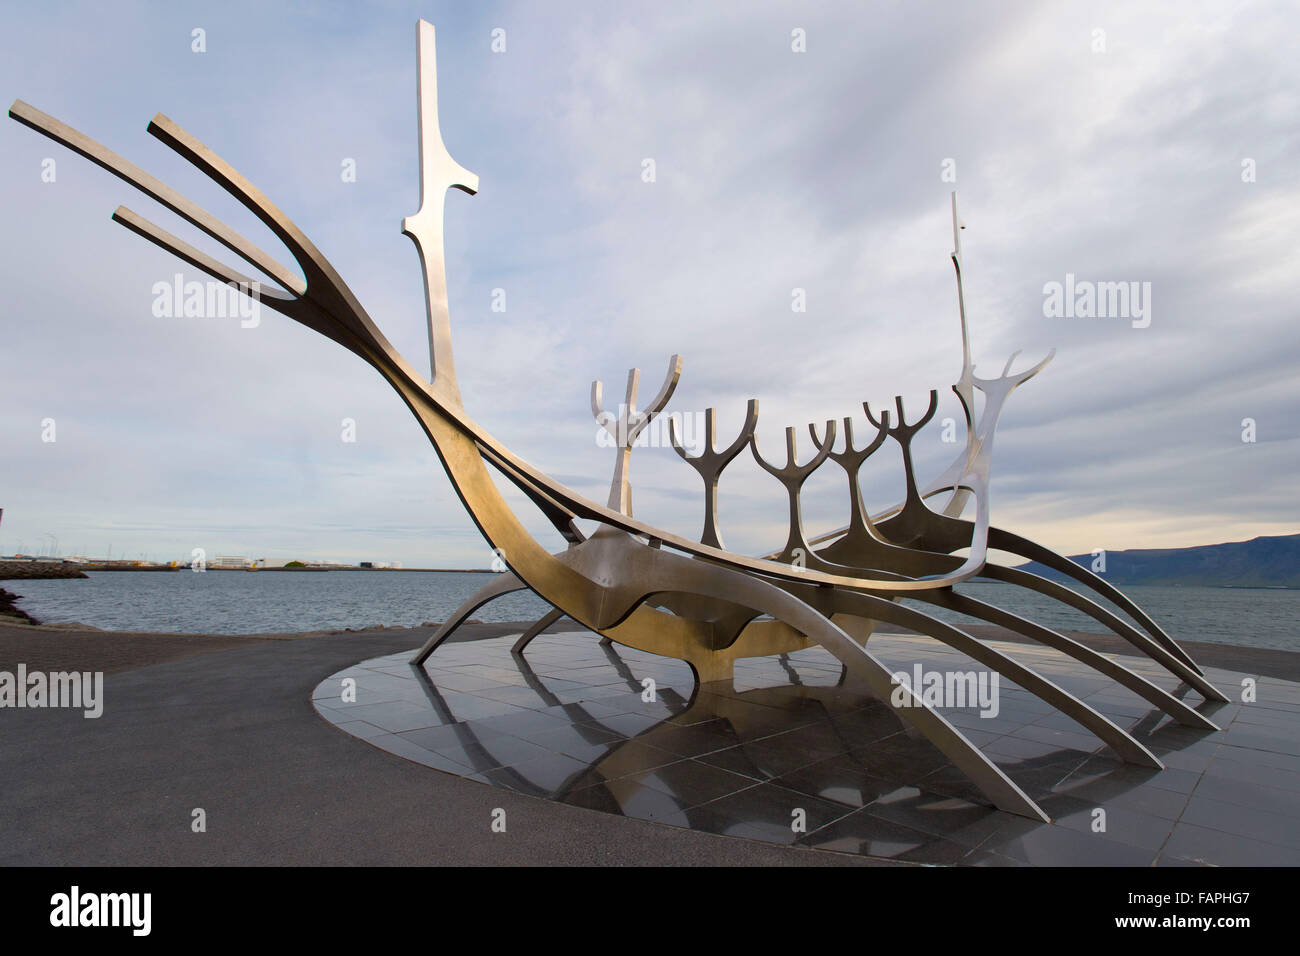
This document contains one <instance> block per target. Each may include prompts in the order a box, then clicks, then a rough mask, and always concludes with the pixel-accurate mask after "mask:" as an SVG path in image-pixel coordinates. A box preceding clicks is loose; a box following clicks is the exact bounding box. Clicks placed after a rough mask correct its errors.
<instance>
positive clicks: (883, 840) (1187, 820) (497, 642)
mask: <svg viewBox="0 0 1300 956" xmlns="http://www.w3.org/2000/svg"><path fill="white" fill-rule="evenodd" d="M513 643H514V637H502V638H496V639H491V640H483V641H474V642H465V643H459V644H448V645H445V646H444V647H442V648H441V649H440V650H439V652H438V654H437V656H436V657H435V658H432V659H431V661H430V663H428V664H427V665H426V666H425V667H424V668H415V667H412V666H411V665H410V664H409V663H408V660H409V657H410V654H409V652H403V653H400V654H393V655H390V656H388V657H382V658H376V659H374V660H369V661H364V662H362V663H360V664H358V665H356V666H354V667H351V668H348V669H347V670H344V671H340V672H339V673H338V674H335V675H333V676H332V677H330V678H328V679H327V680H325V681H323V682H322V683H321V684H320V685H319V686H318V687H317V688H316V691H315V694H314V701H313V702H314V704H315V706H316V709H317V710H318V711H319V712H320V714H321V715H322V716H324V717H325V718H326V719H327V720H330V721H331V722H333V723H335V724H336V725H338V727H339V728H340V729H342V730H345V731H347V732H348V733H350V734H352V735H353V736H356V737H358V738H360V739H362V740H364V741H366V742H367V743H370V744H373V745H374V746H376V747H379V748H381V749H383V750H386V751H389V752H390V753H393V754H396V755H398V756H401V757H405V758H407V759H409V760H413V761H415V762H417V763H420V764H423V765H425V766H428V767H431V768H433V769H435V770H441V771H444V772H447V773H454V774H459V775H461V776H464V777H467V778H469V779H471V780H475V781H477V782H479V783H483V784H487V785H490V786H493V787H502V788H506V789H509V790H514V791H517V792H519V793H524V794H529V795H532V796H536V797H541V798H545V799H548V800H554V801H557V802H561V803H566V804H571V805H573V806H578V807H585V808H588V809H592V810H599V811H603V812H606V813H614V814H620V815H623V816H627V817H635V818H637V819H641V820H649V821H654V822H657V823H662V824H667V825H670V826H677V827H687V828H690V829H695V830H702V831H706V832H709V833H717V834H723V835H729V836H735V837H744V838H748V839H753V840H761V841H765V842H770V843H781V844H789V845H796V846H802V847H807V848H811V849H815V850H829V851H839V852H845V853H855V854H865V855H869V856H873V857H883V858H889V859H894V860H898V861H907V862H914V863H929V864H962V865H984V866H1005V865H1026V864H1030V865H1079V864H1084V865H1126V866H1149V865H1151V864H1152V863H1157V864H1161V865H1186V864H1189V863H1191V864H1227V865H1243V864H1244V865H1297V864H1300V733H1297V731H1298V730H1300V685H1297V684H1292V683H1289V682H1286V681H1280V680H1272V679H1269V678H1261V679H1259V682H1258V687H1259V693H1258V698H1259V699H1258V700H1257V701H1256V702H1255V703H1251V704H1235V703H1234V704H1226V705H1203V707H1202V709H1203V711H1204V713H1206V715H1207V716H1209V717H1211V718H1212V719H1213V720H1214V721H1215V722H1216V723H1217V724H1219V726H1221V727H1222V728H1224V730H1225V731H1226V733H1221V734H1207V733H1201V732H1196V731H1192V730H1189V729H1187V728H1185V727H1182V726H1180V725H1178V724H1174V723H1172V722H1171V721H1170V720H1169V719H1168V718H1166V717H1164V715H1163V714H1160V713H1158V712H1154V711H1152V710H1151V709H1150V708H1149V707H1147V706H1146V704H1145V702H1144V701H1142V700H1140V699H1139V698H1137V697H1136V696H1132V695H1128V694H1126V693H1125V692H1124V691H1122V690H1119V689H1117V688H1116V687H1115V685H1113V684H1111V683H1110V682H1108V681H1106V680H1105V679H1104V678H1101V677H1099V676H1098V675H1097V674H1096V673H1095V672H1094V671H1090V670H1088V669H1086V668H1084V667H1082V666H1080V665H1078V664H1076V663H1074V662H1072V661H1069V660H1068V659H1066V658H1063V657H1061V656H1059V655H1057V654H1056V653H1055V652H1053V651H1050V650H1045V649H1040V648H1036V647H1030V646H1026V645H1020V644H998V647H999V649H1001V650H1004V651H1005V652H1007V653H1011V654H1013V655H1014V656H1016V657H1018V658H1021V659H1022V660H1024V661H1025V662H1026V663H1028V664H1030V666H1032V667H1033V668H1034V669H1035V670H1037V671H1039V672H1040V673H1042V674H1044V675H1045V676H1050V678H1051V679H1052V680H1053V681H1054V682H1056V683H1057V684H1059V685H1060V686H1062V687H1064V688H1065V689H1067V690H1068V691H1070V692H1071V693H1073V694H1075V695H1076V696H1078V697H1080V698H1082V699H1084V700H1086V701H1087V702H1088V703H1089V704H1090V705H1091V706H1093V707H1095V708H1096V709H1097V710H1099V711H1101V712H1103V713H1105V714H1106V715H1107V716H1108V717H1109V718H1110V719H1111V720H1112V721H1114V722H1115V723H1117V724H1119V725H1120V726H1122V727H1124V728H1125V729H1127V730H1128V731H1129V732H1130V733H1132V734H1133V735H1134V736H1135V737H1137V738H1138V739H1139V740H1141V741H1142V742H1143V743H1144V744H1145V745H1146V746H1147V747H1149V748H1150V749H1151V750H1152V751H1153V752H1154V753H1156V754H1157V755H1158V756H1159V757H1160V759H1161V760H1162V761H1163V762H1164V763H1165V764H1166V769H1165V770H1163V771H1154V770H1150V769H1146V768H1140V767H1135V766H1132V765H1128V764H1124V763H1121V762H1119V761H1118V760H1117V759H1116V758H1115V757H1114V756H1113V755H1112V754H1111V753H1110V752H1109V751H1108V750H1107V749H1106V748H1105V747H1104V746H1103V745H1102V744H1101V742H1100V741H1099V740H1097V739H1096V738H1095V737H1093V736H1092V735H1091V734H1090V733H1088V732H1087V731H1086V730H1084V729H1083V728H1082V727H1080V726H1078V725H1076V724H1074V723H1073V722H1072V721H1070V720H1069V719H1068V718H1065V717H1063V716H1062V715H1061V714H1060V713H1058V712H1057V711H1055V710H1053V709H1052V708H1050V707H1048V706H1046V705H1044V704H1042V702H1041V701H1039V700H1038V699H1037V698H1035V697H1034V696H1032V695H1030V694H1028V693H1026V692H1025V691H1023V690H1021V689H1020V688H1018V687H1016V686H1015V685H1014V684H1011V683H1009V682H1006V681H1003V683H1002V685H1001V687H1000V688H999V695H998V708H997V713H996V715H991V714H986V715H981V712H980V711H979V709H978V708H976V707H970V708H964V709H956V708H943V709H942V710H943V713H944V715H945V716H946V717H947V718H948V719H949V720H950V721H951V722H952V723H953V724H954V725H956V726H957V727H958V728H960V729H961V731H962V733H964V734H965V735H966V736H967V737H968V738H969V739H970V740H971V741H972V742H974V743H975V744H976V745H977V746H979V747H980V748H981V749H982V750H983V751H984V753H985V754H986V755H987V756H988V757H989V758H990V759H992V760H993V761H994V762H995V763H997V764H998V765H999V766H1000V767H1001V768H1002V769H1003V770H1004V771H1005V772H1006V773H1007V774H1008V775H1009V776H1010V777H1011V778H1012V779H1013V780H1014V781H1015V782H1016V784H1017V785H1019V786H1020V787H1021V788H1022V789H1023V790H1024V791H1025V792H1026V793H1028V794H1029V796H1030V797H1031V798H1033V799H1034V800H1036V801H1037V802H1038V803H1039V804H1040V805H1041V806H1042V807H1043V809H1044V810H1045V811H1046V812H1047V813H1048V814H1049V815H1050V816H1051V817H1052V823H1050V824H1039V823H1035V822H1033V821H1030V820H1026V819H1023V818H1021V817H1016V816H1012V815H1010V814H1007V813H1003V812H1000V811H997V810H994V809H993V808H992V807H990V806H988V805H987V803H986V802H985V800H984V798H983V797H982V795H981V794H980V793H979V792H978V791H977V790H976V789H975V787H974V785H973V784H971V783H970V782H969V781H968V780H967V779H966V777H965V775H964V774H962V773H961V772H960V771H959V770H957V769H956V768H955V767H954V766H952V765H951V764H950V763H949V762H948V760H947V759H946V758H945V757H944V756H943V754H941V753H940V752H939V751H938V750H937V749H935V748H934V747H933V746H931V745H930V744H929V743H928V742H927V741H926V740H925V739H924V738H921V737H918V736H915V735H913V734H910V733H909V732H908V731H907V730H906V729H905V728H904V726H903V724H902V723H901V722H900V721H899V719H898V718H897V717H896V716H895V714H894V712H893V711H892V710H891V708H890V707H888V706H887V705H885V704H883V703H881V702H880V701H877V700H876V699H874V698H873V697H872V696H871V695H870V694H869V692H868V691H867V690H866V689H865V688H863V687H857V686H848V685H846V684H845V683H844V681H843V680H842V671H841V667H840V665H839V663H838V661H836V660H835V658H833V657H832V656H831V655H830V654H829V653H827V652H826V651H824V650H822V649H821V648H813V649H810V650H807V651H801V652H799V653H796V654H790V655H788V656H785V655H783V656H782V657H780V658H776V657H773V658H762V659H749V660H742V661H739V662H738V663H737V665H736V671H735V680H734V682H715V683H710V684H703V685H697V684H696V682H695V680H694V677H693V675H692V672H691V670H690V668H689V667H688V666H687V665H686V664H685V663H683V662H681V661H678V660H673V659H668V658H662V657H656V656H654V655H651V654H645V653H642V652H640V651H636V650H632V649H629V648H625V647H618V646H601V644H600V643H599V642H598V641H597V640H596V639H595V637H594V636H593V635H591V634H588V633H585V632H574V631H571V632H560V633H555V634H545V635H543V636H542V637H539V638H538V639H537V640H535V641H534V642H533V643H532V645H530V647H529V648H528V652H527V656H526V657H517V656H514V655H512V654H511V653H510V647H511V645H512V644H513ZM993 643H997V642H993ZM871 650H872V653H873V654H875V655H876V656H877V657H879V658H880V659H882V660H883V661H885V662H886V663H887V664H889V665H890V666H891V667H893V668H896V669H900V670H906V669H910V668H911V667H912V666H913V665H914V664H915V663H917V662H920V663H921V664H922V665H923V666H924V667H926V668H929V669H936V670H938V669H945V668H950V669H951V668H955V669H961V670H971V669H974V668H975V665H974V664H973V663H972V662H971V661H970V660H969V659H967V658H965V657H964V656H962V655H960V654H955V653H954V652H952V651H951V650H949V649H947V648H945V647H942V646H941V645H938V644H936V643H935V642H933V641H931V640H929V639H927V638H919V637H910V636H902V635H877V636H874V637H872V638H871ZM1124 663H1125V664H1126V665H1127V666H1130V667H1131V668H1132V669H1134V670H1135V671H1138V672H1139V673H1142V674H1143V676H1144V677H1146V678H1147V679H1148V680H1151V681H1153V682H1156V683H1159V684H1160V685H1161V686H1163V687H1165V688H1166V689H1168V690H1170V691H1171V692H1174V693H1176V694H1178V693H1181V692H1182V691H1185V690H1186V688H1178V687H1177V686H1176V685H1175V684H1174V683H1173V681H1172V680H1171V679H1170V678H1168V677H1167V675H1165V674H1164V672H1163V671H1161V670H1160V669H1159V668H1158V667H1156V666H1155V665H1154V664H1150V663H1149V662H1148V663H1145V664H1144V662H1142V661H1139V660H1136V659H1132V658H1125V659H1124ZM1211 670H1213V669H1211ZM1208 676H1209V677H1210V679H1211V680H1212V681H1214V682H1215V683H1216V684H1219V685H1220V686H1231V685H1234V684H1236V685H1238V686H1239V685H1240V681H1241V679H1242V677H1243V676H1252V675H1241V674H1236V673H1233V672H1228V671H1218V670H1213V672H1212V673H1209V675H1208ZM348 678H350V679H351V680H352V681H354V682H355V700H345V699H344V698H345V696H350V695H345V694H344V693H343V688H344V686H345V684H344V681H345V680H346V679H348ZM651 681H653V693H650V689H651V684H650V682H651ZM349 686H350V685H349ZM1098 809H1101V810H1104V811H1105V830H1104V831H1102V832H1098V831H1097V829H1096V827H1097V820H1098V814H1097V812H1096V811H1097V810H1098Z"/></svg>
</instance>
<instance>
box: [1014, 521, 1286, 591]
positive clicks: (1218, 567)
mask: <svg viewBox="0 0 1300 956" xmlns="http://www.w3.org/2000/svg"><path fill="white" fill-rule="evenodd" d="M1070 560H1071V561H1073V562H1074V563H1075V564H1079V565H1082V566H1083V567H1085V568H1089V569H1091V567H1092V563H1093V561H1094V560H1096V559H1095V558H1093V556H1092V555H1091V554H1073V555H1070ZM1019 568H1020V570H1022V571H1029V572H1032V573H1033V574H1041V575H1043V576H1044V577H1048V578H1053V579H1056V580H1064V579H1065V576H1064V575H1061V574H1058V573H1057V572H1055V571H1052V570H1051V569H1049V568H1046V567H1044V566H1043V565H1041V564H1039V563H1038V562H1036V561H1031V562H1029V563H1028V564H1022V565H1020V566H1019ZM1101 576H1102V577H1104V578H1105V579H1106V580H1108V581H1110V582H1111V583H1113V584H1160V585H1180V584H1181V585H1186V586H1188V587H1239V588H1270V587H1273V588H1276V587H1286V588H1300V534H1288V535H1278V536H1275V537H1269V538H1265V537H1259V538H1252V539H1251V540H1249V541H1230V542H1227V543H1224V544H1205V545H1200V546H1198V547H1195V548H1150V549H1141V550H1137V549H1135V550H1132V551H1107V552H1106V571H1105V573H1104V574H1102V575H1101Z"/></svg>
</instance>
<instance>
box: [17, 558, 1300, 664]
mask: <svg viewBox="0 0 1300 956" xmlns="http://www.w3.org/2000/svg"><path fill="white" fill-rule="evenodd" d="M486 580H487V576H486V575H485V574H443V573H437V572H416V571H379V572H376V571H329V572H327V573H323V574H322V573H294V572H259V573H256V574H248V573H242V572H235V571H209V572H208V573H206V574H195V573H193V572H190V571H180V572H177V573H147V572H102V571H101V572H91V574H90V577H89V578H87V579H84V580H81V579H77V580H49V581H5V582H3V584H4V585H5V586H6V587H8V589H9V590H10V591H14V592H16V593H18V594H21V595H23V600H22V601H20V602H19V606H21V607H22V608H23V609H24V610H26V611H27V612H28V613H30V614H32V615H33V616H35V617H36V618H38V619H39V620H41V621H43V622H46V623H51V624H53V623H58V622H72V621H79V622H81V623H83V624H90V625H92V626H94V627H99V628H104V629H106V630H115V631H126V630H135V631H167V632H172V633H193V634H256V633H271V632H277V631H317V630H333V629H342V628H345V627H352V628H361V627H374V626H378V625H388V626H414V625H419V624H423V623H424V622H425V621H441V620H443V619H444V618H446V617H447V616H448V615H449V614H450V613H451V612H452V611H453V610H454V609H455V608H456V606H457V605H459V604H460V603H461V601H463V600H464V599H465V598H466V597H468V596H469V595H470V594H471V593H473V591H474V590H475V589H477V588H478V587H480V586H481V585H482V584H483V583H484V582H485V581H486ZM958 590H959V591H962V592H964V593H967V594H970V595H971V596H973V597H978V598H979V599H980V600H982V601H986V602H989V603H992V604H997V605H998V606H999V607H1003V608H1006V609H1007V610H1009V611H1012V612H1014V613H1016V614H1020V615H1022V616H1024V617H1029V618H1032V619H1033V620H1035V621H1038V622H1039V623H1041V624H1044V625H1046V626H1047V627H1052V628H1057V629H1066V630H1080V631H1092V632H1101V631H1103V630H1104V628H1102V627H1101V625H1099V624H1097V623H1096V622H1095V621H1093V620H1092V619H1091V618H1089V617H1086V616H1084V615H1083V614H1080V613H1078V612H1076V611H1073V610H1071V609H1069V608H1066V607H1063V606H1061V605H1058V604H1055V603H1054V602H1052V601H1048V600H1046V599H1044V598H1041V597H1039V596H1038V595H1035V594H1031V593H1029V592H1026V591H1022V590H1020V589H1018V588H1013V587H1011V586H1009V585H1006V584H999V583H988V584H969V585H963V586H962V587H961V588H959V589H958ZM1124 591H1125V593H1127V594H1128V595H1129V596H1130V597H1132V598H1133V600H1134V601H1136V602H1137V603H1138V605H1139V606H1141V607H1143V608H1145V609H1146V610H1147V611H1148V612H1149V613H1150V614H1151V615H1152V616H1153V617H1154V618H1155V619H1156V621H1157V622H1158V623H1159V624H1160V625H1161V626H1163V627H1164V628H1165V630H1166V631H1168V632H1169V634H1170V635H1171V636H1172V637H1173V638H1174V639H1175V640H1190V641H1211V642H1216V643H1220V644H1240V645H1245V646H1249V647H1271V648H1277V649H1281V650H1300V639H1298V638H1300V634H1298V629H1297V623H1296V622H1297V618H1300V591H1297V590H1244V589H1234V588H1195V587H1188V588H1181V587H1139V586H1136V585H1134V586H1131V587H1126V588H1124ZM908 603H912V602H908ZM918 606H921V607H923V606H922V605H918ZM546 609H547V605H546V604H544V603H543V602H542V601H541V600H540V599H539V598H537V597H536V596H534V595H533V594H531V593H530V592H521V593H519V594H511V595H507V596H506V597H503V598H499V599H498V600H496V601H493V602H491V603H490V604H488V605H486V606H485V607H483V608H480V609H479V611H477V612H476V613H475V614H474V617H476V618H477V619H479V620H483V621H524V620H532V619H533V618H536V617H539V616H540V615H541V614H543V613H544V612H545V611H546ZM937 614H938V616H940V617H942V618H945V619H947V620H950V621H954V622H957V621H961V620H963V618H962V617H961V616H960V615H954V614H950V613H948V612H946V611H942V610H940V611H937ZM1121 616H1122V615H1121Z"/></svg>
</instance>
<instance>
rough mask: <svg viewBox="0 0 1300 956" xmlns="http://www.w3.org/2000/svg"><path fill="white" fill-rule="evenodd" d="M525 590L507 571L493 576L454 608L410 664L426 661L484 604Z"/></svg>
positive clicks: (522, 584) (525, 586)
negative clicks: (453, 611) (504, 595)
mask: <svg viewBox="0 0 1300 956" xmlns="http://www.w3.org/2000/svg"><path fill="white" fill-rule="evenodd" d="M526 589H527V585H526V584H524V582H522V581H520V580H519V579H518V578H517V577H515V576H514V575H513V574H512V573H510V572H509V571H505V572H502V573H501V574H498V575H495V576H494V577H493V578H492V580H491V581H489V582H488V583H487V584H485V585H483V586H482V587H481V588H479V589H478V590H477V591H475V592H474V593H473V594H471V595H470V596H469V598H468V599H466V601H465V603H464V604H462V605H461V606H460V607H458V608H456V611H455V613H454V614H452V616H451V617H449V618H447V620H445V621H443V622H442V626H441V627H440V628H438V629H437V630H436V631H434V632H433V634H432V635H431V636H430V637H429V639H428V640H427V641H425V643H424V646H423V647H422V648H420V650H419V651H418V652H416V655H415V656H414V657H412V658H411V663H412V664H414V665H416V666H417V667H418V666H420V665H421V664H423V663H424V662H425V661H426V660H428V659H429V655H430V654H432V653H433V652H434V651H435V650H437V649H438V645H439V644H441V643H442V642H443V641H445V640H446V639H447V638H448V637H450V636H451V633H452V631H454V630H456V628H458V627H460V626H461V625H462V624H464V623H465V621H466V619H468V618H469V616H470V615H471V614H473V613H474V612H475V611H477V610H478V609H479V608H481V607H482V606H483V605H484V604H487V603H488V601H491V600H492V599H493V598H498V597H500V596H501V595H503V594H510V593H511V592H513V591H523V590H526Z"/></svg>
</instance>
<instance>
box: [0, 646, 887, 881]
mask: <svg viewBox="0 0 1300 956" xmlns="http://www.w3.org/2000/svg"><path fill="white" fill-rule="evenodd" d="M6 630H8V629H6ZM504 630H505V628H502V627H500V626H497V627H493V626H486V625H484V626H475V627H474V628H473V632H472V635H471V636H493V635H496V634H499V633H503V632H504ZM516 630H517V628H516ZM424 633H426V631H420V630H419V629H416V630H412V631H387V632H384V631H379V632H361V633H352V634H347V633H344V634H335V635H329V636H323V637H312V638H304V639H300V640H277V641H258V642H250V643H249V644H247V645H246V646H242V647H235V648H233V649H222V650H219V651H214V652H211V653H206V654H203V655H202V656H193V657H188V658H185V659H181V660H169V661H166V662H164V663H158V664H154V665H152V666H146V667H141V668H139V669H135V670H127V671H122V672H119V673H114V674H110V675H108V676H107V677H106V678H105V710H104V715H103V716H102V717H101V718H99V719H98V720H87V719H85V718H84V717H83V716H82V715H81V712H80V711H69V710H14V709H3V710H0V780H2V781H3V783H2V784H0V864H8V865H15V864H37V865H42V864H49V865H131V864H146V865H155V864H160V865H168V864H184V865H224V864H291V865H302V864H344V865H346V864H514V865H530V864H551V865H554V864H606V865H609V864H612V865H640V864H658V865H663V864H721V865H727V864H754V865H765V866H771V865H790V864H805V865H807V864H840V865H852V864H860V863H862V862H863V861H861V860H859V859H857V858H854V857H849V856H842V855H838V854H830V853H824V852H813V851H808V850H798V849H790V848H782V847H774V846H770V845H765V844H759V843H752V842H749V841H744V840H737V839H731V838H724V837H716V836H711V835H708V834H703V833H694V832H690V831H686V830H681V829H676V828H671V827H663V826H658V825H655V824H650V823H642V822H640V821H636V820H627V819H622V818H618V817H614V816H611V815H609V814H604V813H599V812H595V811H589V810H583V809H580V808H576V807H567V806H561V805H557V804H553V803H550V802H547V801H543V800H537V799H534V798H531V797H526V796H523V795H518V794H512V793H508V792H504V791H502V790H498V789H493V788H490V787H487V786H483V785H480V784H477V783H473V782H470V781H467V780H462V779H460V778H458V777H453V776H450V775H447V774H443V773H439V772H437V771H432V770H429V769H427V768H425V767H420V766H417V765H416V764H413V763H410V762H407V761H405V760H402V759H401V758H398V757H394V756H390V755H388V754H385V753H383V752H381V751H379V750H377V749H375V748H374V747H371V746H369V745H367V744H365V743H364V742H362V741H360V740H357V739H355V738H353V737H350V736H348V735H347V734H343V733H340V732H339V731H338V730H337V729H335V728H334V727H333V726H331V725H330V724H328V723H326V722H325V721H324V720H322V719H321V718H320V717H318V716H317V715H316V713H315V712H314V710H313V709H312V706H311V692H312V688H314V687H315V686H316V684H317V683H319V682H320V681H321V680H322V679H324V678H325V677H327V676H329V675H330V674H331V673H334V672H335V671H337V670H339V669H340V668H342V667H344V666H346V665H348V664H351V663H354V662H356V661H359V660H362V659H365V658H369V657H375V656H378V655H381V654H387V653H392V652H395V651H398V650H401V649H403V648H406V647H411V646H412V645H414V644H418V643H419V642H420V641H421V640H423V635H424ZM2 637H3V635H0V638H2ZM31 666H36V663H35V662H32V664H31ZM196 807H201V808H203V809H204V810H205V811H206V814H207V832H206V833H193V832H191V829H190V822H191V812H192V811H193V809H194V808H196ZM494 807H502V808H504V809H505V811H506V819H507V832H506V833H505V834H493V833H491V832H490V829H489V823H490V814H491V811H492V809H493V808H494Z"/></svg>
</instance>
